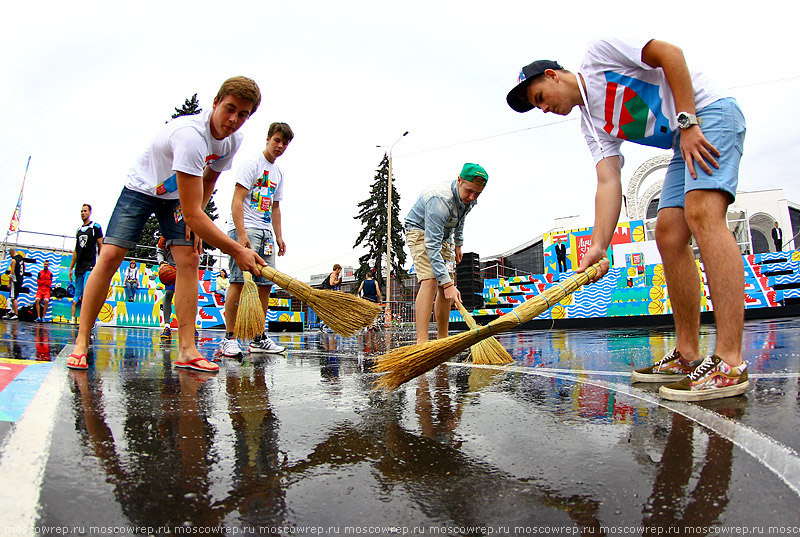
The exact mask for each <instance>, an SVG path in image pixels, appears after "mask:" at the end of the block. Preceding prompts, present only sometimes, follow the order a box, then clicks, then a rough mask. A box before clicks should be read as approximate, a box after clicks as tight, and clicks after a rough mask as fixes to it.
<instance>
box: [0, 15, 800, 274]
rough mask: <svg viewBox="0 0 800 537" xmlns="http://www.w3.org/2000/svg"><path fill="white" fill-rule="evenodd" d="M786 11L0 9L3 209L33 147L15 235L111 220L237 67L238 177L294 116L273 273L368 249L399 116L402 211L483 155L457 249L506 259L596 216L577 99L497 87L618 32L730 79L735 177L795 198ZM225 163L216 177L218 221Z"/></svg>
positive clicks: (747, 186) (629, 156) (799, 87)
mask: <svg viewBox="0 0 800 537" xmlns="http://www.w3.org/2000/svg"><path fill="white" fill-rule="evenodd" d="M612 6H613V7H612ZM785 6H786V3H785V2H781V3H778V2H772V1H769V0H767V1H761V2H749V3H731V2H717V1H711V2H698V1H696V0H692V1H684V0H680V1H677V2H662V3H646V2H640V1H637V2H614V1H612V2H570V3H567V2H560V3H558V2H555V3H553V2H548V3H540V2H527V1H524V2H523V1H520V2H465V1H458V2H455V1H452V2H451V1H439V2H430V1H427V2H418V1H409V0H407V1H405V2H374V1H373V2H349V1H340V2H321V1H320V2H303V1H294V2H271V1H266V0H263V1H251V2H236V1H228V2H204V1H195V2H173V1H159V2H153V1H149V0H144V1H139V2H134V3H130V4H127V3H115V2H82V1H77V2H37V1H33V2H14V3H9V5H6V6H4V12H3V19H4V21H5V24H4V29H3V32H2V33H0V50H1V51H2V52H0V73H2V84H0V102H1V103H2V106H0V124H2V126H3V129H2V130H1V131H0V155H2V162H3V163H4V166H3V169H2V171H0V189H2V193H3V195H2V196H1V197H0V225H2V226H7V223H8V222H9V221H10V219H11V215H12V213H13V210H14V206H15V204H16V201H17V196H18V195H19V188H20V186H21V183H22V178H23V174H24V171H25V164H26V162H27V159H28V156H31V164H30V170H29V172H28V177H27V183H26V186H25V193H24V203H23V211H22V222H21V228H22V229H23V230H29V231H39V232H44V233H55V234H68V235H72V234H74V231H75V229H76V228H77V227H78V226H79V225H80V206H81V204H82V203H84V202H88V203H91V204H92V205H93V207H94V214H93V217H94V220H96V221H97V222H99V223H100V224H101V225H102V226H103V228H104V229H105V228H106V226H107V224H108V219H109V216H110V214H111V211H112V209H113V206H114V203H115V202H116V200H117V197H118V195H119V192H120V190H121V188H122V185H123V184H124V180H125V174H126V172H127V170H128V168H129V167H130V165H131V163H132V162H133V160H134V158H135V157H136V156H137V154H138V153H139V152H140V151H141V150H142V149H143V148H144V147H145V145H146V143H147V142H148V141H149V140H150V138H151V137H152V136H153V135H154V133H155V132H156V130H157V129H158V128H159V127H160V126H161V125H163V124H164V122H165V121H166V120H167V119H169V117H170V115H171V114H172V113H173V111H174V108H175V107H177V106H180V105H182V103H183V102H184V100H185V99H186V98H188V97H191V95H192V94H194V93H197V94H198V99H199V100H200V102H201V105H202V107H203V108H204V109H206V110H207V109H210V107H211V103H212V99H213V97H214V95H215V94H216V91H217V89H218V88H219V85H220V84H221V83H222V82H223V81H224V80H225V79H226V78H228V77H230V76H233V75H239V74H242V75H246V76H249V77H252V78H253V79H255V80H256V81H257V82H258V84H259V85H260V87H261V90H262V93H263V101H262V104H261V108H260V109H259V110H258V111H257V113H256V114H255V115H254V116H253V117H252V119H250V120H249V121H248V122H247V123H246V124H245V125H244V127H242V129H241V131H240V132H242V133H243V134H244V145H243V146H242V149H241V150H240V152H239V154H238V155H237V158H236V160H235V162H234V171H235V169H236V168H237V167H238V164H239V163H240V162H241V160H242V159H243V158H245V157H247V156H248V155H252V154H254V153H256V152H258V151H261V150H262V149H263V147H264V142H265V137H266V129H267V126H268V125H269V124H270V123H271V122H273V121H286V122H288V123H289V124H290V125H291V126H292V128H293V129H294V131H295V139H294V141H293V142H292V144H291V145H290V146H289V148H288V150H287V151H286V153H285V154H284V155H283V156H282V157H281V158H280V159H279V160H278V163H279V164H280V166H281V167H282V168H283V170H284V172H285V175H286V184H285V190H284V201H282V202H281V210H282V215H283V228H284V239H285V241H286V244H287V253H286V256H284V257H283V258H280V259H279V261H278V269H279V270H281V271H283V272H286V273H288V274H291V275H293V276H296V277H301V278H304V279H307V278H308V277H309V276H310V275H311V274H317V273H322V272H326V271H329V270H330V266H331V265H332V264H333V263H340V264H342V265H354V266H355V265H356V264H357V258H358V252H356V251H354V250H353V242H354V241H355V239H356V237H357V235H358V233H359V231H360V229H361V227H360V226H361V224H360V222H358V221H357V220H354V219H353V217H354V216H355V215H356V214H357V204H358V202H360V201H362V200H364V199H365V198H366V197H368V195H369V188H370V185H371V183H372V181H373V178H374V175H375V170H376V168H377V167H378V165H379V163H380V161H381V158H382V156H383V151H384V150H383V149H380V148H376V147H375V146H376V145H390V144H392V143H393V142H394V141H395V140H396V139H397V138H398V137H399V136H400V135H402V134H403V132H404V131H409V134H408V136H407V137H405V138H403V139H402V140H401V141H400V142H398V143H397V145H395V147H394V159H393V163H394V179H395V185H396V187H397V189H398V190H399V193H400V196H401V202H400V203H401V218H403V217H404V216H405V214H406V213H407V212H408V210H409V208H410V207H411V204H413V202H414V201H415V199H416V197H417V196H418V194H419V193H420V192H421V191H422V190H423V189H424V188H425V187H426V186H428V185H429V184H432V183H435V182H438V181H442V180H447V179H454V178H455V177H456V176H457V175H458V172H459V171H460V169H461V166H462V164H463V163H464V162H477V163H479V164H481V165H482V166H484V167H485V168H486V170H487V172H488V173H489V176H490V180H489V184H488V187H487V188H486V190H485V191H484V193H483V194H482V195H481V198H480V200H479V203H478V206H477V207H476V209H475V210H474V211H473V212H472V213H470V216H469V218H468V219H467V222H466V228H465V244H464V251H465V252H477V253H478V254H480V255H481V256H489V255H496V254H499V253H502V252H505V251H508V250H511V249H513V248H514V247H516V246H518V245H520V244H523V243H525V242H527V241H529V240H531V239H533V238H535V237H537V236H538V235H540V234H542V233H544V232H547V231H549V230H551V229H552V228H553V227H554V220H555V219H556V218H559V217H564V216H570V215H579V216H580V218H579V220H578V223H580V224H582V225H591V222H592V216H593V206H592V205H593V196H594V190H595V176H594V166H593V163H592V160H591V157H590V155H589V152H588V150H587V148H586V145H585V142H584V141H583V137H582V135H581V134H580V126H579V120H578V113H577V111H575V112H573V113H572V115H570V116H567V117H566V118H563V117H559V116H553V115H544V114H542V113H540V112H538V111H533V112H529V113H527V114H518V113H516V112H514V111H512V110H511V109H510V108H509V107H508V106H507V105H506V102H505V96H506V93H507V92H508V91H509V90H510V89H511V87H513V85H514V84H515V82H516V77H517V74H518V72H519V69H520V68H521V67H522V65H525V64H527V63H529V62H531V61H533V60H535V59H541V58H547V59H554V60H557V61H559V62H560V63H561V64H562V65H563V66H564V67H565V68H567V69H577V68H578V67H579V65H580V62H581V58H582V56H583V51H584V49H585V46H586V43H587V42H588V41H589V40H590V39H592V38H594V37H599V36H619V37H624V36H628V35H644V36H648V37H654V38H659V39H664V40H667V41H670V42H673V43H675V44H677V45H679V46H681V47H682V48H683V50H684V54H685V55H686V57H687V60H688V62H689V65H690V67H691V68H695V69H698V70H703V71H706V72H708V73H710V74H712V75H713V76H714V77H715V78H717V79H718V80H719V81H720V82H721V83H722V84H723V86H724V87H727V88H729V89H730V91H731V93H732V94H733V96H735V97H736V98H737V99H738V100H739V103H740V104H741V106H742V109H743V110H744V114H745V117H746V120H747V124H748V132H747V139H746V142H745V150H744V158H743V160H742V165H741V174H740V183H739V188H740V190H745V191H753V190H762V189H772V188H783V189H784V190H785V194H786V197H787V198H788V199H789V200H791V201H795V202H797V201H800V185H799V184H798V181H797V167H798V163H799V162H798V158H797V154H798V148H799V147H800V144H798V141H799V140H798V135H797V133H796V125H797V124H798V119H800V117H799V116H800V111H798V106H797V96H798V95H800V67H798V64H797V61H796V59H795V58H794V51H796V50H797V44H796V43H797V42H796V39H795V33H796V32H797V23H796V20H795V17H791V16H788V15H789V14H788V13H787V12H786V10H785ZM720 12H721V13H722V14H720ZM623 150H624V154H625V157H626V165H625V168H624V169H623V187H626V186H627V181H628V178H629V177H630V176H631V175H632V174H633V172H634V171H635V169H636V167H637V166H638V165H639V164H641V163H642V162H643V161H644V160H646V159H647V158H649V157H651V156H655V155H658V154H660V152H659V150H654V149H649V148H642V147H639V146H635V145H634V144H630V143H629V144H626V145H625V146H623ZM234 171H231V172H227V173H225V174H223V175H222V176H221V177H220V180H219V182H218V193H217V195H216V198H215V200H216V203H217V206H218V207H219V212H220V219H219V220H218V223H219V224H220V225H224V223H225V221H227V219H228V215H229V212H230V198H231V195H232V193H233V183H234ZM5 229H7V227H6V228H5ZM26 239H27V240H30V236H26V235H22V236H21V237H20V241H21V242H26ZM71 246H72V244H70V243H69V241H68V244H67V247H71ZM407 266H410V260H409V263H408V265H407Z"/></svg>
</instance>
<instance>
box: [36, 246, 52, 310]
mask: <svg viewBox="0 0 800 537" xmlns="http://www.w3.org/2000/svg"><path fill="white" fill-rule="evenodd" d="M52 286H53V273H52V272H50V261H48V260H46V259H45V261H44V267H43V268H42V270H40V271H39V275H38V276H36V299H35V300H34V306H35V307H36V322H37V323H43V322H44V317H45V315H47V306H48V305H49V303H50V288H51V287H52Z"/></svg>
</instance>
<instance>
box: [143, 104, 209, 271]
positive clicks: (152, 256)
mask: <svg viewBox="0 0 800 537" xmlns="http://www.w3.org/2000/svg"><path fill="white" fill-rule="evenodd" d="M202 111H203V109H202V108H200V101H198V100H197V94H196V93H195V94H194V95H192V98H191V99H186V100H185V101H184V103H183V106H182V107H181V108H176V109H175V113H174V114H172V119H175V118H176V117H180V116H193V115H195V114H199V113H200V112H202ZM216 193H217V191H216V190H214V193H213V194H216ZM213 194H212V195H211V199H210V200H208V204H206V206H205V209H203V211H204V212H205V213H206V214H207V215H208V217H209V218H211V220H212V221H214V220H216V219H217V218H219V215H217V206H216V204H215V203H214V195H213ZM160 236H161V232H160V231H159V229H158V220H157V219H156V217H155V215H150V218H148V219H147V222H145V224H144V228H143V229H142V234H141V236H140V237H139V241H138V243H137V244H136V247H135V248H134V249H133V251H132V252H131V255H132V256H133V257H136V258H138V259H148V260H150V261H153V262H155V260H156V244H158V238H159V237H160ZM206 250H213V246H211V245H209V244H207V243H205V242H204V243H203V251H204V252H205V251H206ZM213 264H214V260H213V258H212V257H211V256H210V255H208V254H204V255H203V257H202V258H201V259H200V267H201V268H205V267H211V266H213Z"/></svg>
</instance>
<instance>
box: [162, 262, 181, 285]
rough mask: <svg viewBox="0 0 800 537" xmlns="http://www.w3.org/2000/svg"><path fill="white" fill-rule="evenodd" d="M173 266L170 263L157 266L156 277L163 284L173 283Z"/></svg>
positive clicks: (174, 271)
mask: <svg viewBox="0 0 800 537" xmlns="http://www.w3.org/2000/svg"><path fill="white" fill-rule="evenodd" d="M176 272H177V271H176V270H175V267H173V266H172V265H166V264H165V265H161V266H160V267H159V268H158V279H159V280H161V283H163V284H164V285H175V273H176Z"/></svg>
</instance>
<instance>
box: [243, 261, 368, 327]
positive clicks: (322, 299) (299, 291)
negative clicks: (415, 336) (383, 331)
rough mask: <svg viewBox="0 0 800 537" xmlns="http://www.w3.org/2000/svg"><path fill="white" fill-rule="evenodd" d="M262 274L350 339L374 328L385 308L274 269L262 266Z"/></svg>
mask: <svg viewBox="0 0 800 537" xmlns="http://www.w3.org/2000/svg"><path fill="white" fill-rule="evenodd" d="M261 275H262V276H264V277H265V278H266V279H268V280H269V281H271V282H274V283H276V284H278V285H279V286H280V287H281V288H282V289H284V290H285V291H286V292H287V293H289V294H291V295H292V296H293V297H295V298H297V299H298V300H301V301H302V302H305V303H306V304H308V305H309V306H310V307H311V309H313V310H314V312H315V313H316V314H317V316H318V317H319V318H320V319H322V322H323V323H325V324H326V325H328V326H329V327H330V328H331V330H333V331H334V332H336V333H337V334H339V335H341V336H344V337H350V336H352V335H353V334H355V333H356V332H358V331H359V330H361V329H362V328H364V327H366V326H369V325H371V324H372V322H373V321H374V320H375V318H376V317H377V316H378V314H379V313H380V312H381V307H380V306H379V305H378V304H376V303H375V302H370V301H369V300H365V299H363V298H361V297H358V296H356V295H352V294H350V293H343V292H341V291H331V290H329V289H314V288H313V287H311V286H310V285H308V284H307V283H304V282H301V281H299V280H295V279H294V278H292V277H291V276H288V275H286V274H283V273H282V272H278V271H277V270H275V269H274V268H272V267H268V266H265V267H261ZM239 308H240V309H241V305H240V306H239Z"/></svg>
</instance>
